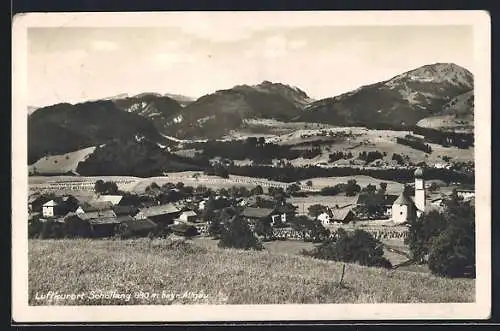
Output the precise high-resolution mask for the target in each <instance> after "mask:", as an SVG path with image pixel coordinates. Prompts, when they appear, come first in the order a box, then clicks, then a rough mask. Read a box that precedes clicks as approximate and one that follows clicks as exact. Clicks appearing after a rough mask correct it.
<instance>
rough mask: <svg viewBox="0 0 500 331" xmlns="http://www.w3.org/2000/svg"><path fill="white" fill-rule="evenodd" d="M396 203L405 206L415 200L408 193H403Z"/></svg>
mask: <svg viewBox="0 0 500 331" xmlns="http://www.w3.org/2000/svg"><path fill="white" fill-rule="evenodd" d="M394 204H396V205H403V206H410V205H413V204H414V203H413V201H412V200H411V199H410V198H408V197H407V196H406V195H404V194H403V193H401V194H400V195H399V197H398V198H397V199H396V200H395V201H394Z"/></svg>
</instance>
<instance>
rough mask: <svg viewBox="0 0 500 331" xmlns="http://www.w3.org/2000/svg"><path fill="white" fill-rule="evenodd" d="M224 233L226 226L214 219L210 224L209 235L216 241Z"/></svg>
mask: <svg viewBox="0 0 500 331" xmlns="http://www.w3.org/2000/svg"><path fill="white" fill-rule="evenodd" d="M223 232H224V226H223V225H222V224H221V222H220V220H219V219H218V218H216V217H214V218H212V219H211V220H210V222H209V224H208V234H209V235H210V236H212V237H213V238H214V239H220V237H221V235H222V233H223Z"/></svg>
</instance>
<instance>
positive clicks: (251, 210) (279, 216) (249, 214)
mask: <svg viewBox="0 0 500 331" xmlns="http://www.w3.org/2000/svg"><path fill="white" fill-rule="evenodd" d="M241 216H243V218H244V219H245V220H247V221H248V222H249V224H254V225H255V223H256V222H259V221H260V222H270V224H274V222H276V221H278V220H283V219H284V221H285V222H286V214H284V213H279V212H278V211H276V210H275V209H271V208H258V207H247V208H245V209H244V210H243V212H242V213H241Z"/></svg>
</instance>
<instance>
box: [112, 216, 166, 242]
mask: <svg viewBox="0 0 500 331" xmlns="http://www.w3.org/2000/svg"><path fill="white" fill-rule="evenodd" d="M157 228H158V226H157V225H156V223H155V222H153V221H152V220H150V219H149V218H144V219H134V218H133V217H131V216H127V217H126V219H123V220H122V221H121V223H120V224H119V225H118V226H117V228H116V233H117V234H118V235H119V236H120V237H122V238H130V237H145V236H148V235H149V234H150V233H154V232H156V230H157Z"/></svg>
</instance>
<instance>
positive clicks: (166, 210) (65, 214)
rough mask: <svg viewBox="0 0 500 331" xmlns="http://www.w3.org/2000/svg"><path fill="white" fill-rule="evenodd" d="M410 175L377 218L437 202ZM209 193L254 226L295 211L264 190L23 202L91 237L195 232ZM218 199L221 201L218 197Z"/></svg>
mask: <svg viewBox="0 0 500 331" xmlns="http://www.w3.org/2000/svg"><path fill="white" fill-rule="evenodd" d="M414 176H415V184H414V188H415V193H414V195H412V196H410V195H409V194H408V193H405V192H403V193H401V194H400V195H393V194H385V195H384V196H383V199H382V200H380V201H378V202H377V203H378V204H379V205H378V206H379V211H380V210H381V214H382V215H381V216H382V218H384V219H387V220H389V221H392V222H393V223H394V224H404V223H408V222H409V221H411V220H413V219H415V217H417V216H419V215H421V214H422V213H427V212H429V211H431V210H440V209H442V208H443V202H444V199H446V196H445V195H439V196H434V198H429V196H430V195H429V194H428V193H429V192H427V185H426V183H425V178H424V171H423V169H422V168H418V169H417V170H416V171H415V173H414ZM456 192H457V194H458V195H459V196H461V197H462V198H463V199H464V200H472V201H473V200H474V190H471V189H459V190H457V191H456ZM209 199H213V200H214V201H215V202H219V203H216V205H217V207H216V208H214V209H215V210H217V209H220V210H222V209H224V208H225V207H238V209H240V210H241V213H240V215H241V216H242V217H243V219H245V220H246V221H248V223H249V225H250V227H251V228H254V226H255V225H256V224H257V223H258V222H265V223H268V224H270V225H271V226H276V227H280V228H281V227H283V226H286V224H290V221H291V219H292V218H293V217H294V216H295V209H296V206H293V205H291V204H289V203H284V202H283V203H281V204H280V203H276V201H275V200H274V198H273V197H271V196H269V195H265V194H258V195H252V196H249V197H240V198H234V197H233V198H230V197H228V196H222V195H215V196H212V197H210V198H209V197H207V196H201V195H199V194H193V196H190V197H189V198H186V199H182V200H180V201H177V202H175V203H164V204H160V203H158V204H141V205H140V206H139V205H134V204H131V203H130V201H129V200H128V199H124V198H123V196H121V195H100V196H98V197H96V198H94V199H92V200H90V201H88V202H87V201H79V200H78V199H76V198H75V197H74V196H71V195H66V196H61V197H56V196H44V195H40V196H32V197H30V198H29V201H28V208H29V211H30V215H31V216H34V215H37V216H38V219H40V220H41V221H42V222H43V221H46V220H52V221H53V222H55V223H59V224H62V223H64V224H72V225H73V228H74V229H75V232H76V233H77V234H78V235H88V234H89V233H91V234H92V236H93V237H106V236H114V235H116V234H120V235H124V236H146V235H149V234H150V233H159V232H161V230H163V229H165V228H166V227H169V228H172V226H175V225H181V224H183V225H188V226H189V227H191V228H193V227H194V228H196V230H197V232H198V233H199V234H206V233H207V232H208V224H207V222H205V221H204V220H203V216H202V215H203V212H204V210H205V208H206V207H207V202H208V200H209ZM221 201H222V202H223V203H220V202H221ZM368 201H369V196H368V195H367V194H364V193H361V194H359V195H357V196H356V197H353V199H352V201H351V202H350V203H346V204H344V205H335V206H326V210H324V211H323V212H322V213H321V214H319V215H318V216H317V217H316V219H317V220H319V221H321V223H322V224H323V225H324V226H328V225H330V224H335V223H337V224H346V223H351V222H353V221H356V220H360V217H359V213H358V212H357V211H356V209H355V208H356V207H357V206H361V205H364V204H367V203H368ZM212 208H213V206H212ZM379 216H380V215H379ZM278 224H280V226H278ZM180 228H186V227H180ZM174 232H175V231H174Z"/></svg>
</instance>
